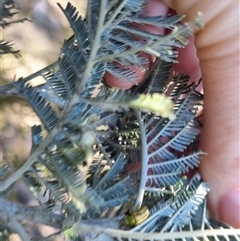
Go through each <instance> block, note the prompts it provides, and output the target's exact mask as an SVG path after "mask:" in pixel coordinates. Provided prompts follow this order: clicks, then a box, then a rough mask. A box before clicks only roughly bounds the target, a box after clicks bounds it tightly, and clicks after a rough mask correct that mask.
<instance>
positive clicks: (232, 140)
mask: <svg viewBox="0 0 240 241" xmlns="http://www.w3.org/2000/svg"><path fill="white" fill-rule="evenodd" d="M164 2H165V3H166V4H167V6H168V7H170V8H172V9H174V10H175V11H176V12H177V14H179V15H183V14H184V15H186V18H185V19H184V21H187V22H190V21H191V20H193V19H194V17H196V15H197V13H198V12H201V13H202V15H203V16H202V18H203V23H204V29H203V30H198V31H197V32H196V33H195V39H194V43H195V46H196V49H197V55H196V50H195V46H194V44H193V41H190V42H191V43H190V45H189V46H187V47H186V48H185V49H180V51H179V62H180V63H179V64H177V65H176V66H175V69H177V70H180V71H182V72H183V73H185V74H188V75H190V77H191V80H192V81H197V80H198V79H199V77H200V75H201V72H202V79H203V90H204V118H203V126H204V127H203V129H202V132H201V139H200V148H201V150H203V151H204V152H207V153H208V155H207V156H204V157H203V160H202V161H201V165H200V172H201V175H202V177H203V179H204V181H207V182H208V183H209V186H210V189H211V192H210V193H209V195H208V207H209V210H210V212H211V216H212V217H213V218H214V219H217V220H221V221H224V222H226V223H228V224H230V225H231V226H233V227H235V228H240V167H239V163H240V162H239V161H240V154H239V151H240V147H239V126H240V125H239V116H240V114H239V67H240V65H239V2H238V1H235V0H226V1H217V0H212V1H207V0H201V1H200V0H185V1H182V0H165V1H164ZM167 6H166V5H165V4H163V3H162V2H161V1H159V0H149V5H148V7H147V10H146V11H148V12H149V15H150V14H151V15H152V16H154V15H159V14H162V15H165V14H167V13H168V7H167ZM152 31H157V32H161V31H163V30H161V29H154V28H153V29H152ZM197 56H198V58H197ZM198 59H199V60H198ZM200 69H201V70H200ZM143 74H144V73H143ZM106 79H107V82H108V83H110V84H111V85H113V86H116V87H121V88H130V87H131V84H130V85H129V84H127V85H126V84H125V85H121V81H120V80H117V79H115V78H112V77H110V76H106ZM142 79H143V78H139V82H141V80H142Z"/></svg>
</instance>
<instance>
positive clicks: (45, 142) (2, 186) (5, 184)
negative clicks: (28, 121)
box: [0, 125, 59, 192]
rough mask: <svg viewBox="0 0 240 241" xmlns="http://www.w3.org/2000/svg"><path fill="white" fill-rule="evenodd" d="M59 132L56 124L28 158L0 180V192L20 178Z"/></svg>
mask: <svg viewBox="0 0 240 241" xmlns="http://www.w3.org/2000/svg"><path fill="white" fill-rule="evenodd" d="M58 133H59V128H58V125H57V126H56V127H55V128H54V129H53V130H52V131H51V132H50V133H49V134H48V135H47V137H46V138H45V139H44V140H43V142H42V143H41V144H40V145H39V146H38V147H37V148H36V150H35V151H34V152H33V153H32V154H31V155H30V156H29V158H28V159H27V160H26V161H25V162H24V163H23V165H22V166H21V167H19V168H18V169H17V170H16V171H15V172H14V173H12V175H10V176H9V177H8V178H7V179H6V180H4V181H2V182H0V192H3V191H5V190H6V189H7V188H9V187H10V186H11V185H12V184H13V183H14V182H16V181H17V180H18V179H20V178H21V176H22V175H23V173H24V172H26V171H27V170H28V169H29V168H30V167H31V165H32V164H33V163H34V162H35V161H37V159H38V157H39V156H40V155H41V154H42V153H43V152H44V151H45V149H46V148H47V147H48V145H49V144H50V143H51V142H52V140H53V138H54V137H55V136H56V135H57V134H58Z"/></svg>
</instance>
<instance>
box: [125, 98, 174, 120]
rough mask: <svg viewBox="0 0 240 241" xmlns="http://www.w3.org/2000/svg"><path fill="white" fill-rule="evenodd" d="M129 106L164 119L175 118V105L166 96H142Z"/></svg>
mask: <svg viewBox="0 0 240 241" xmlns="http://www.w3.org/2000/svg"><path fill="white" fill-rule="evenodd" d="M129 105H130V106H131V107H133V108H138V109H141V110H142V111H145V112H153V113H155V114H158V115H161V116H162V117H168V118H173V117H174V114H173V103H172V101H171V100H170V99H169V98H168V97H166V96H165V95H164V94H159V93H154V94H141V95H139V96H138V98H136V99H135V100H132V101H131V102H130V103H129Z"/></svg>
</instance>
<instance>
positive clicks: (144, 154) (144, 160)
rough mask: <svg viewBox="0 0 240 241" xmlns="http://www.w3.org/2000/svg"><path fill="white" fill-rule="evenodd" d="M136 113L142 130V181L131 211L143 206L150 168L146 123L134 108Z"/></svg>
mask: <svg viewBox="0 0 240 241" xmlns="http://www.w3.org/2000/svg"><path fill="white" fill-rule="evenodd" d="M134 113H135V115H136V117H137V120H138V123H139V128H140V131H141V143H142V153H141V163H142V167H141V181H140V185H139V190H138V195H137V199H136V201H135V204H134V205H133V207H132V208H131V211H132V212H134V211H136V210H137V209H139V208H140V207H141V206H142V201H143V197H144V190H145V185H146V181H147V180H146V176H147V170H148V148H147V137H146V133H145V128H144V123H143V120H142V118H141V113H140V112H139V110H136V109H134Z"/></svg>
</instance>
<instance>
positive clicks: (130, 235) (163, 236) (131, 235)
mask: <svg viewBox="0 0 240 241" xmlns="http://www.w3.org/2000/svg"><path fill="white" fill-rule="evenodd" d="M78 230H81V231H82V230H84V232H89V233H92V232H94V233H97V234H106V235H109V236H111V237H115V238H117V239H118V240H123V239H128V240H131V239H134V240H142V241H145V240H149V238H151V240H174V239H183V240H185V239H186V238H189V239H191V238H192V239H194V238H196V237H203V236H208V237H209V236H214V235H217V236H226V235H228V236H233V235H234V236H235V237H237V236H239V235H240V229H207V230H196V231H181V232H171V233H150V234H149V233H143V232H132V231H126V230H119V229H113V228H106V227H99V226H96V225H89V224H85V223H84V222H81V223H79V224H78ZM236 240H239V238H238V239H236Z"/></svg>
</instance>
